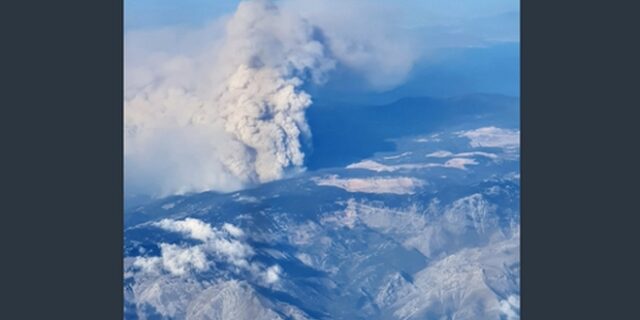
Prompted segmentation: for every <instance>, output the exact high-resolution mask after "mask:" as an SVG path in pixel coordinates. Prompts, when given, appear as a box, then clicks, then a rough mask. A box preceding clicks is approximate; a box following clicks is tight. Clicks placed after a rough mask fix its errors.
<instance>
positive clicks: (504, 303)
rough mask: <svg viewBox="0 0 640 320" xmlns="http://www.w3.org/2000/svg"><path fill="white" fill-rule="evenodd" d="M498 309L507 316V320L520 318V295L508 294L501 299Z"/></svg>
mask: <svg viewBox="0 0 640 320" xmlns="http://www.w3.org/2000/svg"><path fill="white" fill-rule="evenodd" d="M500 311H501V312H502V313H503V314H504V315H505V316H506V317H507V320H516V319H520V297H519V296H517V295H510V296H509V297H508V298H507V299H505V300H501V301H500Z"/></svg>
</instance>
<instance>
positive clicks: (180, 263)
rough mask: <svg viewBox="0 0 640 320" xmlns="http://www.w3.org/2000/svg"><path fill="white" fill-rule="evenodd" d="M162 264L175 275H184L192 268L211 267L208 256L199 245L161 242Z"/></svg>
mask: <svg viewBox="0 0 640 320" xmlns="http://www.w3.org/2000/svg"><path fill="white" fill-rule="evenodd" d="M160 250H161V252H162V254H161V256H162V266H163V267H164V269H165V270H167V271H169V272H170V273H171V274H173V275H183V274H186V273H187V272H188V271H190V270H192V269H193V270H196V271H204V270H207V269H208V268H209V262H208V261H207V257H206V256H205V254H204V252H203V251H202V249H201V248H200V247H199V246H193V247H181V246H178V245H174V244H167V243H161V244H160Z"/></svg>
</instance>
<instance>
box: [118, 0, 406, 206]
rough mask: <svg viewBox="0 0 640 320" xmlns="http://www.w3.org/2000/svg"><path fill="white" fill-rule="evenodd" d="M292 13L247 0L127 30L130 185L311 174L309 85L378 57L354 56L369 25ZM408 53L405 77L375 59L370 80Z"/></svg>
mask: <svg viewBox="0 0 640 320" xmlns="http://www.w3.org/2000/svg"><path fill="white" fill-rule="evenodd" d="M294 9H295V6H292V5H281V6H276V5H275V4H274V3H273V2H271V1H261V0H256V1H244V2H241V3H240V4H239V6H238V8H237V10H236V12H235V13H234V14H233V15H232V16H230V17H226V18H224V19H221V20H219V21H215V22H213V23H211V24H209V25H207V26H205V27H203V28H201V29H198V30H189V31H184V30H170V29H167V30H158V31H155V32H147V33H139V34H129V35H127V37H126V40H125V51H126V53H125V119H124V121H125V181H126V186H125V188H126V189H128V190H127V191H128V192H137V193H147V194H152V195H155V196H164V195H169V194H176V193H178V194H179V193H184V192H191V191H205V190H216V191H232V190H237V189H240V188H243V187H246V186H250V185H253V184H257V183H263V182H267V181H272V180H275V179H280V178H282V177H285V176H287V175H288V174H293V173H296V172H299V171H301V170H304V156H305V155H304V153H303V152H302V151H301V148H302V143H303V141H304V140H305V138H308V137H309V136H310V135H311V131H310V128H309V126H308V124H307V122H306V119H305V110H306V109H307V108H309V106H311V104H312V99H311V97H310V96H309V94H307V93H306V92H304V90H303V89H302V86H303V84H304V83H305V82H307V81H312V82H314V83H317V84H322V83H323V82H325V81H327V79H328V76H329V74H330V72H331V70H333V69H334V68H336V66H337V65H339V64H342V65H347V66H349V65H352V66H354V67H355V69H358V68H361V69H363V70H365V69H366V68H364V67H363V65H361V64H358V63H357V61H365V62H366V61H368V62H369V63H375V62H376V61H377V60H380V59H379V58H378V57H377V56H375V52H376V47H370V48H373V50H369V51H371V52H373V53H365V52H364V51H363V50H355V51H353V50H352V52H351V53H350V52H349V50H350V49H349V46H348V45H347V44H350V45H352V46H354V47H353V48H364V47H365V46H363V45H366V44H367V42H368V41H369V40H367V39H366V37H361V36H362V33H358V34H355V37H353V38H344V36H343V35H341V34H340V32H338V29H337V28H338V27H340V26H342V25H343V24H344V22H342V24H335V23H333V22H332V21H329V22H330V23H331V26H329V25H328V24H325V26H324V27H323V26H322V21H323V20H322V19H316V21H319V22H320V23H319V24H320V25H318V24H314V23H313V22H312V21H311V20H310V19H311V18H312V17H305V16H303V15H302V14H301V13H300V12H299V11H298V10H294ZM329 22H328V23H329ZM324 30H327V33H326V34H325V32H324ZM345 34H346V37H349V36H350V35H349V33H348V32H347V33H345ZM220 35H221V36H220ZM332 35H333V37H331V36H332ZM358 37H360V38H358ZM385 39H387V40H388V38H385ZM167 43H173V44H174V45H175V47H171V46H170V45H167ZM359 44H363V45H359ZM154 45H157V46H158V47H162V48H165V49H163V50H157V49H153V48H154ZM388 45H389V44H388ZM388 45H385V47H388ZM391 45H392V44H391ZM398 47H399V46H396V48H398ZM400 47H401V46H400ZM150 48H151V49H150ZM395 50H397V49H395ZM378 51H379V50H378ZM367 59H368V60H367ZM390 60H391V61H393V59H390ZM401 60H402V61H404V62H402V65H401V66H400V68H398V66H397V64H394V62H391V64H390V65H391V66H393V67H394V68H393V69H394V70H400V74H397V72H396V73H394V74H392V75H391V76H390V77H384V76H385V75H389V74H388V73H389V72H388V70H386V69H389V68H386V67H387V65H388V63H387V64H385V63H380V64H379V65H381V70H382V71H381V72H382V73H381V74H378V73H376V72H375V71H371V70H368V69H367V71H366V73H367V75H368V74H373V75H374V76H372V77H370V78H371V79H373V80H372V84H382V85H385V86H387V85H388V82H389V81H392V82H397V81H399V79H400V78H402V74H403V73H406V72H408V68H407V65H406V64H409V65H410V64H411V63H412V59H411V57H410V56H407V55H402V56H401ZM369 67H370V68H375V67H376V66H375V65H374V64H372V65H369ZM385 68H386V69H385ZM403 68H404V69H403ZM381 76H382V77H381ZM382 78H392V79H390V80H389V79H387V80H389V81H381V80H380V79H382Z"/></svg>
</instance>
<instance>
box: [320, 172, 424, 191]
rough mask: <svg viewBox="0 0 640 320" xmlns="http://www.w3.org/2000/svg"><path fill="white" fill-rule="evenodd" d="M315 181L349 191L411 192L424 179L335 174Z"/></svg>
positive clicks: (421, 184) (420, 184) (422, 183)
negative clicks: (346, 177)
mask: <svg viewBox="0 0 640 320" xmlns="http://www.w3.org/2000/svg"><path fill="white" fill-rule="evenodd" d="M315 182H316V184H317V185H319V186H332V187H337V188H341V189H344V190H347V191H349V192H364V193H393V194H413V193H414V192H415V190H416V189H418V188H420V187H422V186H424V185H425V182H424V181H422V180H419V179H415V178H409V177H395V178H350V179H341V178H338V176H336V175H332V176H329V177H326V178H322V179H316V180H315Z"/></svg>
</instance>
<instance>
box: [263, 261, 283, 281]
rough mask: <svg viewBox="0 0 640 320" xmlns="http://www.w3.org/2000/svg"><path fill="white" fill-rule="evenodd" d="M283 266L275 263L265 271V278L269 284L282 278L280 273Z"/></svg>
mask: <svg viewBox="0 0 640 320" xmlns="http://www.w3.org/2000/svg"><path fill="white" fill-rule="evenodd" d="M281 272H282V268H280V266H279V265H273V266H271V267H269V268H267V270H265V272H264V280H265V282H266V283H268V284H273V283H276V282H278V281H279V280H280V273H281Z"/></svg>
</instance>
